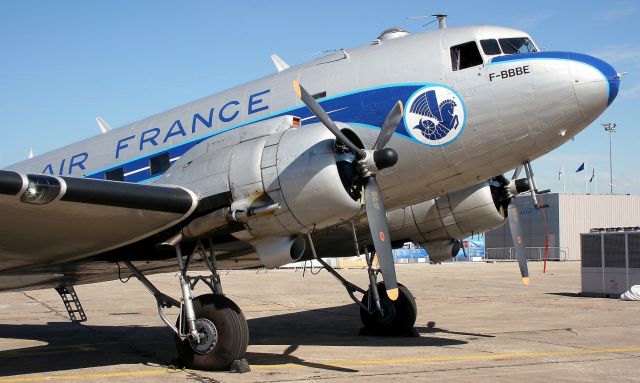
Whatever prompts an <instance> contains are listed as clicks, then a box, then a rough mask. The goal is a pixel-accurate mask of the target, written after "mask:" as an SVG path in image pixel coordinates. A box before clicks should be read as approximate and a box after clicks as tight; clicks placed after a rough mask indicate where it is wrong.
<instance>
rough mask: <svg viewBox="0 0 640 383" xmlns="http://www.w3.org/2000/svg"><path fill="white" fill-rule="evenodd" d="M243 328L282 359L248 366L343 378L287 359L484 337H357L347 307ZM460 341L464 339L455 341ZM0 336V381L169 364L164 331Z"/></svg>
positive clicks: (14, 329)
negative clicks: (318, 350) (300, 352)
mask: <svg viewBox="0 0 640 383" xmlns="http://www.w3.org/2000/svg"><path fill="white" fill-rule="evenodd" d="M134 314H135V313H134ZM114 315H115V314H114ZM248 323H249V330H250V334H251V340H250V347H251V345H271V346H274V345H275V346H277V345H282V346H283V352H282V353H263V352H249V353H247V360H248V361H249V363H250V364H252V365H266V364H269V365H271V364H288V363H291V364H298V365H303V366H308V367H314V368H322V369H330V370H335V371H344V372H350V371H355V370H352V369H348V368H340V367H335V366H327V365H323V364H319V363H314V362H311V361H305V360H303V359H301V358H298V357H297V356H295V355H294V354H295V352H296V350H297V349H298V347H300V346H350V347H442V346H451V345H460V344H465V343H467V341H473V339H477V338H478V337H490V335H484V334H474V333H465V332H457V331H451V330H445V329H440V328H437V327H435V325H434V324H433V322H430V323H429V325H428V326H416V329H417V330H418V332H419V333H420V334H421V335H420V336H419V337H378V336H361V335H358V332H359V330H360V318H359V313H358V307H357V306H355V305H344V306H338V307H330V308H323V309H318V310H309V311H301V312H295V313H286V314H282V315H276V316H270V317H262V318H254V319H250V320H248ZM438 333H442V334H452V335H454V336H455V337H456V339H450V338H441V337H436V336H434V335H433V334H438ZM461 336H462V337H464V339H465V340H462V339H459V338H460V337H461ZM0 338H5V340H4V341H1V342H0V347H1V348H4V349H5V350H4V351H0V376H7V375H21V374H31V373H42V372H50V371H63V370H72V369H79V368H90V367H98V366H116V365H120V364H146V365H155V366H160V367H165V368H166V367H171V366H176V365H177V361H176V360H175V357H176V354H175V350H174V340H173V335H172V334H171V332H170V331H169V330H168V329H167V328H166V327H164V326H154V327H139V326H131V325H129V326H126V325H125V326H90V325H86V326H85V325H78V324H74V323H70V322H53V323H49V324H46V325H20V324H0ZM14 340H15V341H14ZM34 343H35V345H34Z"/></svg>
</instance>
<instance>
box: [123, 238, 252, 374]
mask: <svg viewBox="0 0 640 383" xmlns="http://www.w3.org/2000/svg"><path fill="white" fill-rule="evenodd" d="M180 239H181V238H180V237H179V236H178V237H175V238H173V239H172V240H169V241H167V242H165V243H163V244H162V245H163V246H171V247H172V248H173V249H174V251H175V253H176V259H177V261H178V267H179V270H180V273H179V275H178V279H179V281H180V287H181V290H182V299H181V300H180V301H177V300H175V299H173V298H171V297H169V296H167V295H165V294H163V293H162V292H160V291H159V290H158V289H157V288H156V287H155V286H154V285H153V284H152V283H151V282H150V281H149V280H148V279H147V278H146V277H145V276H144V275H143V274H142V272H140V270H138V269H137V268H136V267H135V266H134V265H133V264H131V262H128V261H127V262H125V264H126V265H127V267H129V269H130V270H131V272H132V273H133V274H134V275H135V276H136V277H137V278H138V279H139V280H140V282H141V283H142V284H143V285H144V286H145V287H146V288H147V289H148V290H149V291H150V292H151V294H153V296H154V297H155V298H156V302H157V305H158V313H159V314H160V318H161V319H162V321H163V322H164V323H165V324H166V325H167V326H169V328H170V329H171V330H172V331H173V332H174V333H175V343H176V348H177V351H178V355H179V356H180V358H181V359H182V361H183V362H184V364H185V366H186V367H189V368H194V369H199V370H216V371H221V370H229V369H232V370H235V371H238V372H247V371H249V365H248V364H247V362H246V360H244V356H245V353H246V351H247V346H248V344H249V327H248V326H247V321H246V319H245V317H244V314H243V313H242V311H241V310H240V308H239V307H238V306H237V305H236V304H235V303H233V301H231V300H230V299H229V298H227V297H225V296H224V295H222V285H221V283H220V277H219V275H218V271H217V267H216V260H215V255H214V250H213V244H212V243H211V242H209V249H208V251H207V249H205V248H204V246H203V245H202V242H200V241H198V242H197V245H196V247H195V250H194V251H193V253H192V254H191V255H188V256H187V257H186V258H185V257H184V256H183V255H182V249H181V247H180ZM194 255H199V256H200V257H201V258H202V260H203V261H204V262H205V263H206V264H207V266H208V267H209V269H210V270H211V273H212V274H211V275H210V276H208V277H201V276H196V277H191V276H189V275H187V270H188V268H189V263H190V262H191V259H192V258H193V256H194ZM198 282H203V283H204V284H206V285H207V286H208V287H209V288H210V289H211V292H212V293H211V294H204V295H200V296H198V297H196V298H194V297H193V294H192V293H193V289H194V288H195V286H196V284H197V283H198ZM171 307H176V308H179V309H180V314H179V316H178V320H177V323H176V324H175V325H174V324H173V323H172V322H171V321H170V320H169V319H168V318H167V316H166V314H165V309H167V308H171Z"/></svg>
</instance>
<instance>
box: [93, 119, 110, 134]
mask: <svg viewBox="0 0 640 383" xmlns="http://www.w3.org/2000/svg"><path fill="white" fill-rule="evenodd" d="M96 122H97V123H98V126H99V127H100V131H101V132H102V134H105V133H107V132H108V131H110V130H111V126H109V124H107V122H106V121H105V120H104V119H103V118H102V117H100V116H98V117H96Z"/></svg>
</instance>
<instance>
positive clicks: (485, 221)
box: [387, 182, 505, 262]
mask: <svg viewBox="0 0 640 383" xmlns="http://www.w3.org/2000/svg"><path fill="white" fill-rule="evenodd" d="M494 195H495V190H494V193H493V194H492V186H491V185H490V184H489V182H483V183H480V184H478V185H475V186H472V187H469V188H466V189H462V190H459V191H456V192H453V193H448V194H445V195H443V196H441V197H438V198H435V199H432V200H428V201H424V202H421V203H418V204H415V205H412V206H409V207H406V208H404V209H401V210H395V211H392V212H390V213H389V214H388V215H387V217H388V220H389V227H390V229H391V235H392V237H393V238H394V239H410V240H411V241H413V242H416V243H420V244H421V245H423V246H424V247H426V248H427V251H428V252H429V257H430V258H431V259H432V260H433V256H436V257H437V259H438V261H437V262H441V261H443V260H446V259H449V258H451V257H453V256H454V255H455V254H457V250H459V248H458V249H454V248H452V247H451V246H452V243H454V242H455V241H454V240H455V239H462V238H466V237H468V236H469V235H471V234H473V233H482V232H485V231H487V230H490V229H493V228H495V227H498V226H500V225H502V224H503V223H504V222H505V216H504V212H503V211H501V209H500V208H499V206H500V205H499V204H497V203H496V201H495V200H494ZM429 248H431V249H432V251H429ZM454 250H455V251H454ZM432 252H433V254H432Z"/></svg>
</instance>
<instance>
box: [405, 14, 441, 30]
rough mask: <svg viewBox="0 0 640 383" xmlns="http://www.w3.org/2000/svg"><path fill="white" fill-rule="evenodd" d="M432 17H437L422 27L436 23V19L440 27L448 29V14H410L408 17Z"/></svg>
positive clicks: (413, 18)
mask: <svg viewBox="0 0 640 383" xmlns="http://www.w3.org/2000/svg"><path fill="white" fill-rule="evenodd" d="M431 17H435V19H434V20H431V21H429V22H428V23H426V24H422V27H423V28H424V27H426V26H427V25H431V24H433V23H435V22H436V21H437V22H438V29H447V15H445V14H435V15H430V16H410V17H407V20H418V19H428V18H431Z"/></svg>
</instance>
